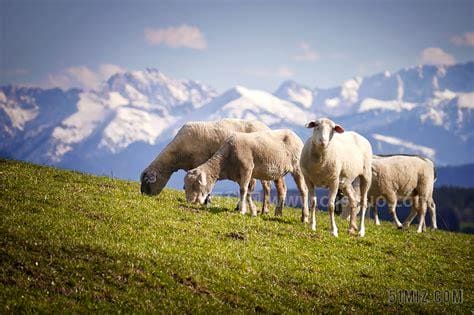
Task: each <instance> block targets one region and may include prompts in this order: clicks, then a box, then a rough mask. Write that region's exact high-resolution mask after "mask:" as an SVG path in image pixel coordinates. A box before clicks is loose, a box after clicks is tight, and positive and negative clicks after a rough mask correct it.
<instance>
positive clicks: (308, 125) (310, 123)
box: [305, 121, 316, 128]
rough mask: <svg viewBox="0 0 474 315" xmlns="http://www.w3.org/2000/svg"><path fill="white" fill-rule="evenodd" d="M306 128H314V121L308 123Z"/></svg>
mask: <svg viewBox="0 0 474 315" xmlns="http://www.w3.org/2000/svg"><path fill="white" fill-rule="evenodd" d="M305 127H306V128H314V127H316V122H315V121H310V122H309V123H307V124H306V125H305Z"/></svg>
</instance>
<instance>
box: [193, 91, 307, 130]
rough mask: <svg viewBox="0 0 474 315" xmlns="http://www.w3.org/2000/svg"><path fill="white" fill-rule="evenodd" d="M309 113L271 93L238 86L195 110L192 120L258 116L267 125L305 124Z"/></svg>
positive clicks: (255, 117) (254, 117)
mask: <svg viewBox="0 0 474 315" xmlns="http://www.w3.org/2000/svg"><path fill="white" fill-rule="evenodd" d="M309 115H310V113H309V112H307V111H305V110H303V109H301V108H300V107H298V106H297V105H295V104H294V103H291V102H288V101H285V100H282V99H280V98H278V97H276V96H275V95H273V94H270V93H268V92H265V91H261V90H252V89H248V88H246V87H243V86H236V87H234V88H232V89H230V90H228V91H226V92H224V93H223V94H222V95H221V96H219V97H217V98H216V99H214V100H213V101H212V102H210V103H209V104H207V105H205V106H203V107H202V108H201V109H200V110H199V111H198V112H196V113H193V114H192V117H191V118H192V120H217V119H222V118H239V119H257V120H260V121H263V122H264V123H266V124H267V125H275V124H282V123H291V124H297V125H303V124H304V123H306V120H307V118H308V116H309Z"/></svg>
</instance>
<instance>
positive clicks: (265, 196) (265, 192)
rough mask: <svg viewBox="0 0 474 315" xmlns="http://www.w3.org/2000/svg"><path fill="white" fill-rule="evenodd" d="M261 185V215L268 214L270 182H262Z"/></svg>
mask: <svg viewBox="0 0 474 315" xmlns="http://www.w3.org/2000/svg"><path fill="white" fill-rule="evenodd" d="M261 183H262V189H263V205H262V214H268V211H269V210H268V209H269V208H270V182H269V181H267V180H262V181H261Z"/></svg>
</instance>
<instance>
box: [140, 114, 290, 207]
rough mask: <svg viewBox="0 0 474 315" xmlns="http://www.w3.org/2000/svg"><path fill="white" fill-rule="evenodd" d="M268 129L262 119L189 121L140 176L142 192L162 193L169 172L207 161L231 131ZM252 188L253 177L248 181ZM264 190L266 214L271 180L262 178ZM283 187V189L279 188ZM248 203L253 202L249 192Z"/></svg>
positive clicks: (280, 184)
mask: <svg viewBox="0 0 474 315" xmlns="http://www.w3.org/2000/svg"><path fill="white" fill-rule="evenodd" d="M263 130H270V128H269V127H268V126H267V125H265V124H264V123H262V122H259V121H251V120H242V119H222V120H218V121H197V122H188V123H186V124H184V125H183V127H181V129H180V130H179V131H178V133H177V134H176V136H175V137H174V138H173V140H172V141H171V142H170V143H169V144H168V145H167V146H166V148H164V149H163V151H161V152H160V154H159V155H158V156H157V157H156V158H155V159H154V160H153V161H152V162H151V163H150V165H149V166H148V167H147V168H146V169H145V170H144V171H143V172H142V174H141V176H140V181H141V192H142V193H144V194H147V195H158V194H160V193H161V191H162V190H163V188H164V187H165V185H166V183H167V182H168V180H169V179H170V177H171V175H172V174H173V173H174V172H176V171H178V170H180V169H182V170H186V171H187V170H190V169H192V168H195V167H197V166H198V165H200V164H202V163H204V162H205V161H207V160H208V159H209V158H210V157H211V156H212V155H213V154H214V153H215V152H216V151H217V150H218V149H219V147H220V146H221V145H222V143H223V142H224V141H225V139H227V138H228V137H229V136H231V135H232V134H233V133H234V132H245V133H249V132H255V131H263ZM275 185H276V186H277V189H283V188H285V183H284V180H283V178H279V179H276V181H275ZM250 186H251V187H250V188H251V191H252V190H253V187H255V180H253V181H251V182H250ZM262 187H263V191H264V200H263V209H262V212H263V213H268V207H269V204H270V183H269V182H267V181H262ZM282 187H283V188H282ZM247 200H248V201H249V202H252V200H251V197H250V195H249V197H248V199H247Z"/></svg>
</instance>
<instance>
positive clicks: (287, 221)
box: [261, 214, 295, 224]
mask: <svg viewBox="0 0 474 315" xmlns="http://www.w3.org/2000/svg"><path fill="white" fill-rule="evenodd" d="M261 217H262V220H264V221H273V222H278V223H284V224H294V223H295V221H294V220H292V219H291V218H289V217H273V216H270V215H268V214H266V215H262V216H261Z"/></svg>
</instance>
